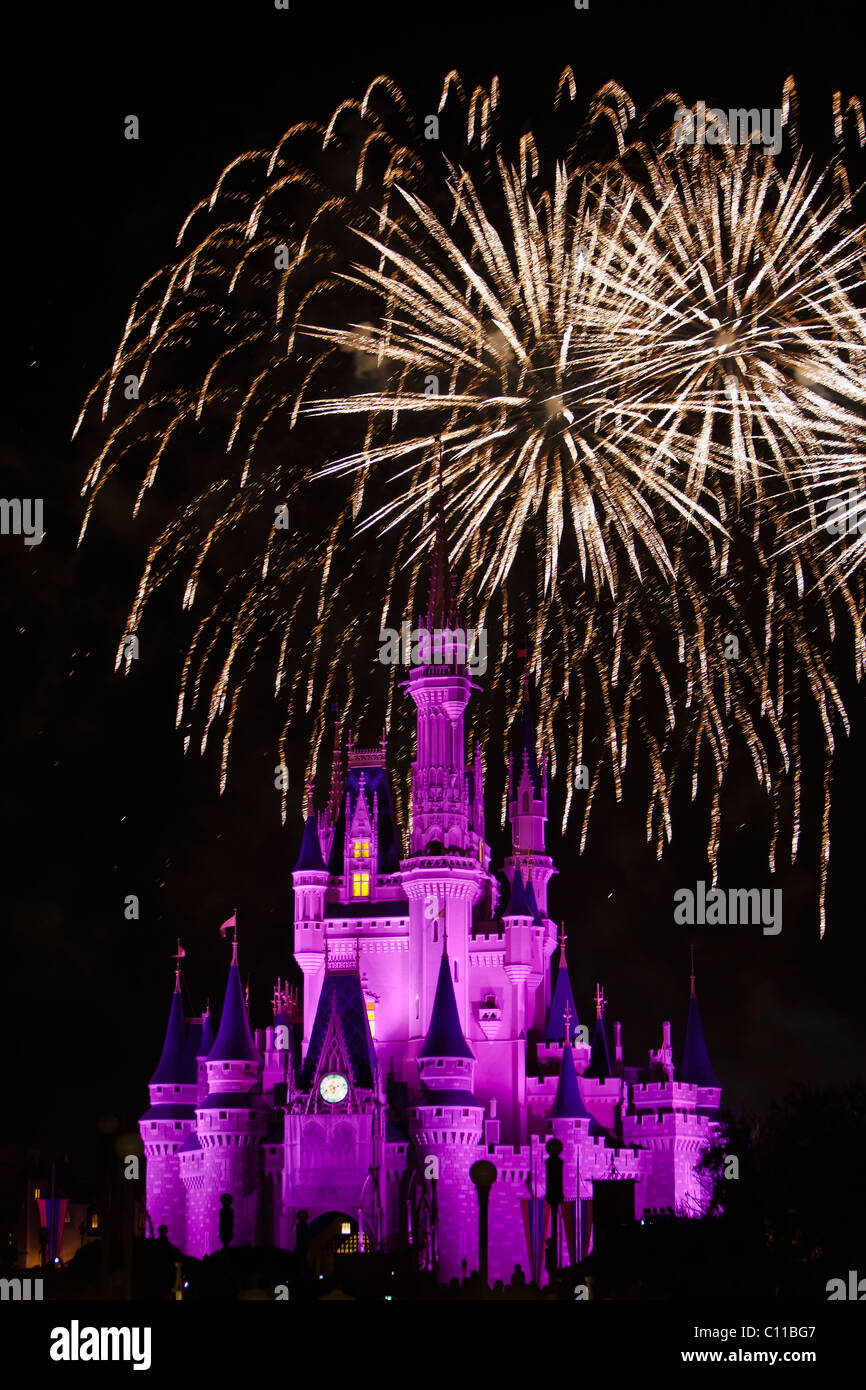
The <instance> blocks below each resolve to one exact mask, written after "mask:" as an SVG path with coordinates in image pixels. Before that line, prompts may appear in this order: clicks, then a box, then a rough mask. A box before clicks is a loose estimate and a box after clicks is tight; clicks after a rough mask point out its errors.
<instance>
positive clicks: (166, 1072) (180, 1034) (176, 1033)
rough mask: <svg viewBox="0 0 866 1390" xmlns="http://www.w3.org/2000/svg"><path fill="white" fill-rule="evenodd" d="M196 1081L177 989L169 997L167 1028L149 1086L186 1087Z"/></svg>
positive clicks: (181, 1003) (181, 1002)
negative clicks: (160, 1053)
mask: <svg viewBox="0 0 866 1390" xmlns="http://www.w3.org/2000/svg"><path fill="white" fill-rule="evenodd" d="M195 1080H196V1068H195V1061H194V1060H193V1062H192V1064H190V1057H189V1050H188V1048H187V1032H186V1019H185V1018H184V1013H183V1000H182V999H181V994H180V990H179V989H175V992H174V994H173V995H172V997H171V1008H170V1009H169V1012H168V1026H167V1028H166V1030H165V1042H164V1043H163V1045H162V1056H161V1057H160V1059H159V1064H158V1066H157V1068H156V1071H155V1072H154V1073H153V1076H152V1077H151V1078H150V1084H151V1086H188V1085H192V1084H193V1083H194V1082H195Z"/></svg>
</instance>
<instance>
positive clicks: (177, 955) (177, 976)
mask: <svg viewBox="0 0 866 1390" xmlns="http://www.w3.org/2000/svg"><path fill="white" fill-rule="evenodd" d="M185 955H186V951H185V950H184V949H183V947H182V946H181V944H180V937H178V938H177V950H176V951H175V952H174V953H173V955H172V960H174V961H176V962H177V964H176V965H175V967H174V992H175V994H180V963H181V961H182V960H183V958H184V956H185Z"/></svg>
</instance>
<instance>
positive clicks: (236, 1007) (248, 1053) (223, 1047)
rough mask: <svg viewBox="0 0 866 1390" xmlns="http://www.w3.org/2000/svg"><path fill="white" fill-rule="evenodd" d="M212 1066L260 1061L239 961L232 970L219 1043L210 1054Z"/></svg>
mask: <svg viewBox="0 0 866 1390" xmlns="http://www.w3.org/2000/svg"><path fill="white" fill-rule="evenodd" d="M208 1061H209V1062H259V1061H261V1058H260V1056H259V1054H258V1051H257V1049H256V1045H255V1043H254V1042H253V1038H252V1034H251V1032H250V1021H249V1019H248V1018H247V1006H246V1004H245V1003H244V991H243V986H242V984H241V972H240V970H239V969H238V965H237V961H233V962H232V964H231V966H230V967H229V978H228V983H227V985H226V997H225V1003H224V1004H223V1011H222V1017H221V1018H220V1026H219V1032H218V1033H217V1036H216V1042H215V1043H214V1045H213V1047H212V1048H211V1050H210V1052H209V1053H208Z"/></svg>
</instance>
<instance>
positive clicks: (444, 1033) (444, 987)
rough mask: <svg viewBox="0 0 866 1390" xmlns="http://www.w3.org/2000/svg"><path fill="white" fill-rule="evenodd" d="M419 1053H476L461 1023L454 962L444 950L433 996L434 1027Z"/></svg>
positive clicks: (430, 1054)
mask: <svg viewBox="0 0 866 1390" xmlns="http://www.w3.org/2000/svg"><path fill="white" fill-rule="evenodd" d="M418 1056H419V1057H472V1058H474V1056H475V1054H474V1053H473V1052H472V1050H471V1048H470V1046H469V1044H468V1043H467V1041H466V1039H465V1038H464V1036H463V1029H462V1028H461V1027H460V1015H459V1014H458V1012H457V1000H456V999H455V998H454V985H453V983H452V981H451V966H450V964H449V961H448V956H447V954H445V952H443V954H442V962H441V964H440V966H439V979H438V980H437V981H436V994H435V996H434V999H433V1012H432V1014H431V1015H430V1027H429V1028H428V1029H427V1036H426V1038H425V1039H424V1042H423V1043H422V1045H421V1051H420V1052H419V1053H418Z"/></svg>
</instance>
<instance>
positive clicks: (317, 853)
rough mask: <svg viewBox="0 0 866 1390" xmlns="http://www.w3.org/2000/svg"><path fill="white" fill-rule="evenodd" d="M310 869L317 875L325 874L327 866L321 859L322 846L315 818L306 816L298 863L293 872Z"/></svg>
mask: <svg viewBox="0 0 866 1390" xmlns="http://www.w3.org/2000/svg"><path fill="white" fill-rule="evenodd" d="M298 869H310V870H316V871H318V872H319V873H327V872H328V866H327V864H326V863H325V861H324V859H323V858H322V846H321V845H320V844H319V831H318V828H317V826H316V817H315V816H314V815H309V816H307V819H306V820H305V821H304V837H303V839H302V840H301V852H300V854H299V855H298V862H297V864H296V865H295V870H296V871H297V870H298Z"/></svg>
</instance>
